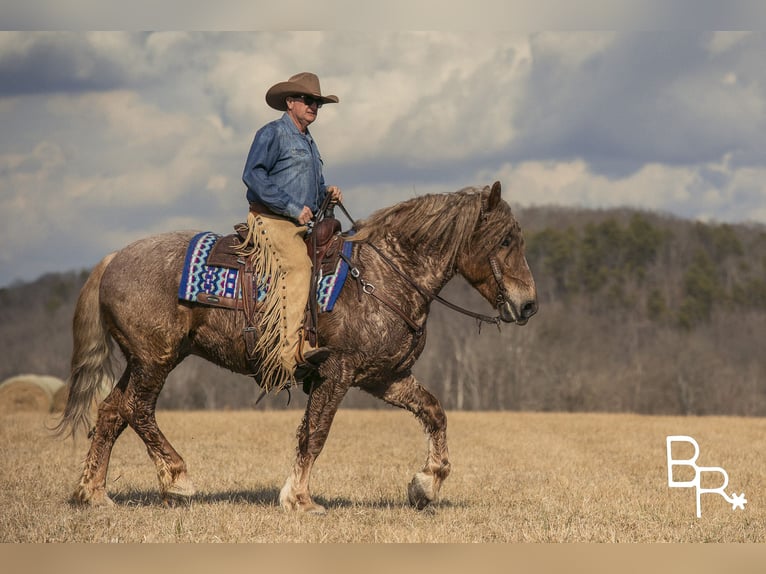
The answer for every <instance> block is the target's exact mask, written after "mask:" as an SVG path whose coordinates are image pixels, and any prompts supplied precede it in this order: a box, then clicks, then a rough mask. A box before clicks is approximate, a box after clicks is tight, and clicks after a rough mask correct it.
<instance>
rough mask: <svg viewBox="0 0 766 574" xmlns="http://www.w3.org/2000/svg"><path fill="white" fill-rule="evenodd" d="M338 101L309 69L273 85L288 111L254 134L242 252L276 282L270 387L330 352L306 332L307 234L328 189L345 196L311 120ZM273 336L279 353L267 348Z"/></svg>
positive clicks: (264, 323)
mask: <svg viewBox="0 0 766 574" xmlns="http://www.w3.org/2000/svg"><path fill="white" fill-rule="evenodd" d="M338 101H339V100H338V97H337V96H334V95H328V96H323V95H322V91H321V89H320V86H319V78H317V76H316V75H315V74H312V73H310V72H302V73H300V74H296V75H294V76H292V77H291V78H290V79H289V80H288V81H286V82H279V83H278V84H275V85H274V86H272V87H271V88H269V90H268V91H267V92H266V103H267V104H268V105H269V106H270V107H272V108H274V109H276V110H279V111H283V112H285V113H284V114H283V115H282V117H281V118H279V119H277V120H274V121H272V122H270V123H268V124H266V125H265V126H263V127H262V128H261V129H260V130H258V132H257V133H256V134H255V138H254V139H253V143H252V146H251V147H250V152H249V154H248V156H247V161H246V163H245V170H244V173H243V174H242V181H243V182H244V183H245V185H246V186H247V199H248V201H249V203H250V212H249V214H248V238H247V241H245V244H244V245H243V246H242V253H243V254H246V255H249V256H253V255H254V256H255V257H258V258H260V264H261V265H262V267H263V270H264V275H265V276H268V277H271V281H272V284H271V287H270V289H269V291H268V296H267V297H268V299H267V300H266V302H265V303H264V305H263V307H262V308H263V311H264V312H263V313H261V314H260V320H259V324H258V325H257V328H258V331H259V336H260V340H261V341H262V348H261V349H260V350H262V351H263V355H264V357H266V358H267V360H266V361H265V362H264V363H263V364H262V368H261V377H262V383H263V384H264V387H265V388H277V389H280V388H282V387H283V386H285V385H288V384H290V383H292V382H293V381H294V380H295V379H301V378H303V377H305V376H306V375H307V374H308V373H310V372H311V371H312V370H313V368H315V367H316V366H317V365H318V364H320V363H321V362H322V361H323V360H324V359H325V358H326V357H327V354H328V351H327V349H324V348H316V347H313V346H312V345H311V343H310V342H309V340H308V339H306V338H305V337H304V336H303V319H304V313H305V310H306V304H307V301H308V297H309V286H310V279H311V268H312V263H311V260H310V258H309V257H308V255H307V253H306V246H305V243H304V240H305V236H306V233H307V232H308V230H309V226H310V223H311V221H312V220H313V219H314V215H315V214H316V212H317V210H318V209H319V207H320V206H321V205H322V203H323V202H324V200H325V198H326V196H327V195H328V194H329V195H330V197H331V200H332V201H334V202H338V201H341V200H342V194H341V191H340V189H339V188H338V187H335V186H327V185H325V181H324V175H323V174H322V159H321V156H320V155H319V149H318V148H317V145H316V142H315V141H314V139H313V138H312V137H311V133H310V132H309V129H308V126H309V125H310V124H312V123H313V122H314V121H315V120H316V118H317V114H318V111H319V109H320V108H321V107H322V105H323V104H326V103H338ZM250 241H252V243H253V246H252V248H250V249H248V243H249V242H250ZM271 343H276V345H277V346H278V348H279V353H278V354H277V353H275V352H270V351H273V349H268V348H265V347H266V346H268V345H269V344H271Z"/></svg>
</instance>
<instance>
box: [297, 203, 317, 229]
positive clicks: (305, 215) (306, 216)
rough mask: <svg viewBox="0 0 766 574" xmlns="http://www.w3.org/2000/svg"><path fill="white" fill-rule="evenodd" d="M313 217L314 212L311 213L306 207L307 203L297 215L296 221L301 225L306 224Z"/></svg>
mask: <svg viewBox="0 0 766 574" xmlns="http://www.w3.org/2000/svg"><path fill="white" fill-rule="evenodd" d="M313 218H314V214H313V213H311V210H310V209H309V208H308V206H307V205H304V206H303V211H301V214H300V215H299V216H298V223H300V224H301V225H306V224H307V223H308V222H309V221H311V220H312V219H313Z"/></svg>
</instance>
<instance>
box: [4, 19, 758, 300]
mask: <svg viewBox="0 0 766 574" xmlns="http://www.w3.org/2000/svg"><path fill="white" fill-rule="evenodd" d="M765 53H766V35H764V34H763V33H740V32H731V33H713V32H704V31H691V30H689V31H687V30H672V31H658V32H633V31H599V32H577V31H572V32H567V31H560V32H535V33H525V32H523V31H517V32H508V31H488V32H482V33H477V32H476V31H465V32H460V31H454V32H447V31H443V32H386V31H376V30H364V31H356V32H354V31H348V30H335V31H324V32H321V31H316V32H281V31H273V32H157V33H129V32H25V31H22V32H0V223H1V224H2V225H0V287H2V286H6V285H9V284H12V283H14V282H16V281H19V280H23V281H27V280H33V279H35V278H37V277H38V276H40V275H42V274H44V273H46V272H52V271H67V270H79V269H83V268H87V267H90V266H92V265H93V264H95V263H96V262H97V261H98V260H99V259H100V258H101V257H102V256H103V255H105V254H106V253H108V252H109V251H111V250H114V249H117V248H119V247H121V246H123V245H125V244H127V243H129V242H130V241H132V240H135V239H137V238H140V237H143V236H146V235H149V234H154V233H160V232H164V231H171V230H176V229H209V230H213V231H218V232H221V233H227V232H229V230H230V228H231V226H232V225H233V224H234V223H236V222H238V221H241V220H243V218H244V216H245V211H246V202H245V195H244V186H243V184H242V182H241V175H242V168H243V166H244V161H245V157H246V154H247V151H248V149H249V146H250V143H251V141H252V138H253V135H254V133H255V131H256V130H257V129H258V128H259V127H260V126H261V125H263V124H264V123H265V122H267V121H270V120H272V119H275V118H277V117H278V116H279V112H276V111H274V110H271V109H270V108H269V107H267V106H266V104H265V101H264V94H265V92H266V90H267V89H268V88H269V87H270V86H271V85H272V84H274V83H276V82H279V81H283V80H286V79H287V78H288V77H289V76H290V75H292V74H294V73H296V72H299V71H314V72H316V73H317V74H318V75H319V77H320V79H321V83H322V89H323V91H324V92H325V93H332V94H336V95H338V96H339V97H340V103H339V104H337V105H328V106H325V107H324V108H323V109H322V110H321V111H320V115H319V119H318V121H317V122H316V123H315V124H314V125H313V126H312V127H311V130H312V133H313V134H314V137H315V138H316V139H317V141H318V144H319V148H320V150H321V152H322V156H323V158H324V162H325V176H326V179H327V181H328V183H332V184H336V185H339V186H340V187H341V188H342V189H343V191H344V195H345V197H346V205H347V207H348V208H349V210H350V211H351V213H352V214H353V215H355V216H356V217H362V216H365V215H368V214H369V213H370V212H371V211H372V210H374V209H377V208H379V207H383V206H386V205H391V204H393V203H395V202H397V201H400V200H404V199H407V198H410V197H413V196H415V195H418V194H425V193H429V192H442V191H453V190H457V189H459V188H461V187H464V186H466V185H484V184H489V183H491V182H492V181H494V180H496V179H499V180H500V181H501V182H502V184H503V188H504V194H505V198H506V199H507V200H508V201H509V202H510V203H511V205H513V206H519V207H523V206H531V205H568V206H583V207H590V208H609V207H615V206H629V207H636V208H640V209H646V210H654V211H659V212H664V213H670V214H674V215H677V216H681V217H685V218H699V219H703V220H716V221H721V222H744V221H753V222H759V223H766V187H765V186H766V121H765V120H766V68H765V67H764V66H763V58H764V54H765ZM522 225H523V221H522Z"/></svg>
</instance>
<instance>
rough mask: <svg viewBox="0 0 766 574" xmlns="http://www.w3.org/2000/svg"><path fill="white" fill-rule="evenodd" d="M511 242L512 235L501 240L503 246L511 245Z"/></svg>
mask: <svg viewBox="0 0 766 574" xmlns="http://www.w3.org/2000/svg"><path fill="white" fill-rule="evenodd" d="M511 243H513V238H512V237H511V236H510V235H507V236H505V237H504V238H503V241H502V242H500V246H501V247H510V245H511Z"/></svg>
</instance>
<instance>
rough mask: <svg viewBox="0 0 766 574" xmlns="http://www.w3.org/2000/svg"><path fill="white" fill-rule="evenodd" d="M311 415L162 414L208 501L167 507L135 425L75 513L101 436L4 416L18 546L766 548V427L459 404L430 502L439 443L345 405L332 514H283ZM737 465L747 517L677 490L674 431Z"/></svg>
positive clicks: (734, 487) (4, 456) (1, 431)
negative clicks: (428, 452) (421, 474)
mask: <svg viewBox="0 0 766 574" xmlns="http://www.w3.org/2000/svg"><path fill="white" fill-rule="evenodd" d="M300 416H301V413H299V412H297V411H286V412H273V411H272V412H262V411H242V412H160V413H158V420H159V423H160V426H161V427H162V428H163V430H164V432H165V434H166V435H167V436H168V437H169V438H170V439H171V441H172V442H173V444H174V446H176V448H177V449H178V450H179V451H180V452H181V453H182V455H183V456H184V457H185V459H186V462H187V464H188V466H189V470H190V474H191V478H192V480H194V482H195V484H196V486H197V489H198V495H197V496H196V497H195V498H194V499H193V500H192V501H191V502H189V503H186V504H178V505H176V506H174V507H170V508H168V507H165V506H163V505H162V502H161V500H160V498H159V495H158V494H157V480H156V477H155V474H154V468H153V466H152V464H151V462H150V461H149V458H148V456H147V455H146V451H145V449H144V447H143V445H142V444H141V443H140V441H139V440H138V439H137V438H136V436H135V434H133V432H132V431H130V430H128V431H126V432H125V433H124V435H123V437H122V438H121V439H120V441H118V443H117V445H116V447H115V449H114V453H113V456H112V464H111V467H110V472H109V483H108V489H109V492H110V495H111V496H112V497H113V499H114V500H115V501H116V502H117V506H116V507H115V508H111V509H100V508H95V509H91V508H79V507H73V506H70V505H69V504H68V502H67V499H68V497H69V495H70V494H71V492H72V491H73V490H74V486H75V483H76V481H77V479H78V477H79V471H80V463H81V461H82V459H83V457H84V455H85V452H86V450H87V444H86V442H85V441H83V440H80V441H79V442H77V443H72V442H71V441H66V442H62V441H59V440H56V439H52V438H50V437H49V435H48V433H47V431H46V430H45V428H44V425H45V423H46V422H49V421H48V420H47V419H45V418H44V416H43V415H40V414H35V413H17V414H12V415H5V416H3V417H0V460H2V466H0V542H142V541H146V542H219V541H220V542H592V541H598V542H660V541H661V542H765V541H766V531H765V530H764V526H766V522H765V520H764V519H765V518H766V512H765V511H764V504H763V496H762V495H763V493H764V492H766V472H765V470H764V464H763V458H762V457H763V453H764V452H766V448H765V447H766V444H764V442H765V441H766V421H764V420H762V419H745V418H724V417H720V418H712V417H711V418H674V417H643V416H631V415H596V414H571V415H570V414H533V413H510V412H508V413H464V412H453V413H450V414H449V438H450V454H451V460H452V475H451V476H450V478H449V479H448V480H447V482H446V483H445V485H444V488H443V489H442V500H441V502H440V503H439V504H438V505H437V506H436V507H435V508H434V509H433V510H430V511H424V512H417V511H414V510H412V509H410V508H409V506H408V505H407V504H406V490H405V487H406V484H407V482H408V481H409V479H410V477H411V476H412V474H413V473H414V472H415V471H416V470H418V469H419V467H420V466H421V465H422V463H423V461H424V457H425V439H424V437H423V434H422V433H421V431H420V428H419V426H418V424H417V422H416V421H415V419H414V418H412V417H411V416H410V415H408V414H407V413H404V412H400V411H394V410H391V411H352V410H341V411H340V412H339V413H338V416H337V418H336V422H335V425H334V427H333V430H332V433H331V434H330V438H329V440H328V443H327V446H326V448H325V451H324V452H323V454H322V456H321V458H320V459H319V462H318V464H317V466H316V468H315V472H314V477H313V483H312V488H313V492H314V494H315V496H316V498H317V500H318V501H319V502H321V503H323V504H325V505H326V506H327V507H328V510H329V512H328V514H327V515H325V516H321V517H317V516H303V515H297V514H292V513H285V512H283V511H282V510H281V509H280V507H279V505H278V502H277V497H278V492H279V489H280V487H281V485H282V483H283V481H284V479H285V478H286V476H287V474H288V472H289V469H290V467H291V464H292V458H293V453H294V433H295V428H296V427H297V424H298V422H299V420H300ZM671 434H686V435H690V436H693V437H694V438H696V439H697V441H698V442H699V444H700V447H701V455H700V458H699V460H698V464H700V465H706V466H721V467H723V468H724V469H726V470H727V471H728V473H729V477H730V483H729V488H728V489H727V492H732V491H736V492H738V493H739V492H745V494H746V496H747V499H748V503H747V505H746V506H745V510H744V511H742V510H736V511H732V508H731V505H730V504H727V503H726V502H725V501H724V500H723V499H722V498H721V497H719V496H715V495H705V496H703V499H702V518H700V519H697V518H696V516H695V499H694V493H693V491H692V490H690V489H669V488H668V486H667V476H666V467H665V437H666V436H667V435H671Z"/></svg>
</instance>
